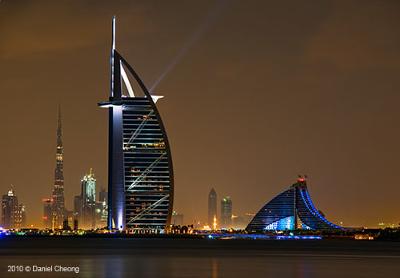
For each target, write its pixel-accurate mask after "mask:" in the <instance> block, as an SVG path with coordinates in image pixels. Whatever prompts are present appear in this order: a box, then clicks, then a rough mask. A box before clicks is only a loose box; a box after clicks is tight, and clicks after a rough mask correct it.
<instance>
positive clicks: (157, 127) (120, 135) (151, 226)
mask: <svg viewBox="0 0 400 278" xmlns="http://www.w3.org/2000/svg"><path fill="white" fill-rule="evenodd" d="M110 60H111V93H110V98H109V100H108V101H105V102H101V103H99V106H100V107H105V108H109V150H108V152H109V162H108V167H109V169H108V194H109V197H108V208H109V210H108V228H109V229H119V230H129V231H135V230H136V231H146V232H160V231H163V230H164V229H165V226H167V225H168V224H169V222H170V218H171V212H172V202H173V188H174V179H173V169H172V158H171V151H170V147H169V143H168V138H167V134H166V132H165V128H164V125H163V122H162V120H161V116H160V114H159V112H158V110H157V106H156V102H157V100H158V99H159V98H161V96H155V95H151V94H150V92H149V91H148V90H147V88H146V86H145V85H144V83H143V81H142V80H141V79H140V78H139V76H138V74H137V73H136V72H135V71H134V69H133V68H132V67H131V66H130V65H129V64H128V62H127V61H126V60H125V59H124V58H123V57H122V56H121V54H119V53H118V51H117V50H116V49H115V17H114V18H113V24H112V48H111V59H110ZM132 80H133V82H132V83H131V81H132Z"/></svg>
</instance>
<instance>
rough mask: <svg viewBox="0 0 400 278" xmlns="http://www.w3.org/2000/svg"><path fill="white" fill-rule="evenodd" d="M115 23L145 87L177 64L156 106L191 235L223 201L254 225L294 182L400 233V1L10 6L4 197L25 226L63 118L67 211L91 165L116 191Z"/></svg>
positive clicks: (0, 70) (336, 212)
mask: <svg viewBox="0 0 400 278" xmlns="http://www.w3.org/2000/svg"><path fill="white" fill-rule="evenodd" d="M278 2H279V3H278ZM111 3H112V4H111ZM112 15H116V16H117V49H118V50H119V52H120V53H122V55H123V56H124V57H125V58H126V59H127V61H128V62H129V63H130V64H131V65H132V66H133V67H134V68H135V69H136V71H137V72H138V73H139V74H140V76H141V77H142V79H143V80H144V81H145V83H146V84H147V86H148V87H151V85H152V84H153V83H154V82H155V81H156V80H157V78H158V77H159V76H160V75H161V74H162V73H163V72H164V71H165V70H166V69H167V68H168V65H170V64H171V63H172V64H173V65H175V66H174V67H172V68H171V70H170V71H169V72H168V74H166V75H165V77H164V78H163V79H162V80H161V82H160V83H159V84H158V86H157V87H156V88H155V90H154V92H155V93H156V94H161V95H164V96H165V98H164V99H162V100H160V101H159V102H158V103H157V105H158V107H159V110H160V112H161V115H162V117H163V120H164V124H165V126H166V129H167V132H168V136H169V140H170V144H171V147H172V156H173V162H174V170H175V201H174V209H175V210H177V211H178V212H181V213H183V214H184V215H185V222H187V223H190V222H192V221H193V220H194V219H200V220H205V219H206V215H207V195H208V192H209V190H210V189H211V188H212V187H214V188H215V190H216V191H217V194H218V198H219V199H221V198H222V196H223V195H229V196H231V198H232V200H233V211H234V214H235V215H242V214H244V213H246V212H256V211H257V210H258V209H259V208H260V207H261V206H262V205H263V204H264V203H265V202H266V201H268V200H270V199H271V198H272V197H274V196H275V195H276V194H278V193H279V192H281V191H283V190H285V189H287V188H288V187H289V186H290V185H291V184H292V183H293V182H294V181H295V178H296V177H297V175H298V174H307V175H308V176H309V183H308V185H309V190H310V194H311V196H312V198H313V200H314V203H315V205H316V206H317V207H318V208H319V209H321V210H322V211H323V212H324V213H325V215H326V217H327V218H328V219H329V220H331V221H333V222H337V223H339V222H340V221H342V222H343V225H345V226H361V225H364V226H376V225H377V223H378V222H385V223H399V222H400V215H399V211H400V203H399V196H400V186H399V185H400V184H399V181H400V161H399V155H400V128H399V122H400V109H399V103H400V78H399V76H400V52H399V49H400V3H399V2H398V1H383V0H382V1H239V0H237V1H223V0H219V1H216V0H214V1H204V0H201V1H184V0H181V1H174V0H173V1H148V0H146V1H132V0H130V1H66V0H58V1H40V0H35V1H18V0H12V1H11V0H3V1H1V2H0V34H1V37H0V65H1V66H0V92H1V97H2V98H1V99H2V103H3V105H2V108H1V109H0V121H1V122H0V125H1V137H0V148H1V149H0V152H1V156H0V169H1V175H0V193H1V194H5V193H6V192H7V190H8V189H9V188H10V185H11V184H13V185H14V189H15V191H16V193H17V195H18V198H19V201H20V202H23V203H25V204H26V206H27V210H28V224H39V225H40V224H41V216H42V203H41V200H42V198H44V197H46V196H50V194H51V191H52V187H53V179H54V167H55V145H56V127H57V106H58V104H60V105H61V107H62V114H63V126H64V138H63V139H64V153H65V154H64V165H65V166H64V175H65V194H66V200H67V207H68V208H69V209H72V198H73V196H74V195H77V194H79V193H80V179H81V178H82V176H83V175H84V174H85V173H86V172H88V171H89V168H90V167H93V169H94V172H95V174H96V176H97V179H98V185H99V186H98V188H100V187H101V186H106V183H107V140H108V138H107V136H108V117H107V115H108V114H107V111H106V110H104V109H100V108H98V107H97V103H98V102H99V101H103V100H106V99H107V98H108V94H109V70H110V69H109V52H110V40H111V17H112ZM180 53H181V54H180ZM176 57H178V59H180V60H178V61H177V62H176V63H174V61H175V60H174V59H176Z"/></svg>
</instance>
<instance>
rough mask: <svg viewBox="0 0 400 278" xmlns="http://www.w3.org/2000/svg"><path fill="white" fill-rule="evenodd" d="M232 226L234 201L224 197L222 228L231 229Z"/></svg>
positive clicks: (222, 202)
mask: <svg viewBox="0 0 400 278" xmlns="http://www.w3.org/2000/svg"><path fill="white" fill-rule="evenodd" d="M231 226H232V200H231V197H229V196H227V197H224V198H223V199H222V201H221V227H222V228H231Z"/></svg>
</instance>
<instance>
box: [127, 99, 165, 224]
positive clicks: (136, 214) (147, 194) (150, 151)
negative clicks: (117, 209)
mask: <svg viewBox="0 0 400 278" xmlns="http://www.w3.org/2000/svg"><path fill="white" fill-rule="evenodd" d="M122 111H123V112H122V117H123V156H124V184H125V198H126V202H125V219H126V226H127V228H128V229H142V228H146V229H163V228H164V226H165V224H166V223H167V220H168V218H169V202H170V189H171V177H170V165H169V159H168V158H169V154H168V152H167V149H166V144H165V141H164V134H163V130H162V128H161V126H160V122H159V121H158V118H157V115H156V111H155V110H154V109H153V107H152V105H151V103H150V100H149V99H148V98H146V97H136V98H125V99H124V105H123V109H122Z"/></svg>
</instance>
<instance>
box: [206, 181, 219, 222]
mask: <svg viewBox="0 0 400 278" xmlns="http://www.w3.org/2000/svg"><path fill="white" fill-rule="evenodd" d="M214 219H217V192H215V190H214V188H212V189H211V191H210V193H209V194H208V222H207V224H208V225H209V226H210V227H212V226H213V224H214Z"/></svg>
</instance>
